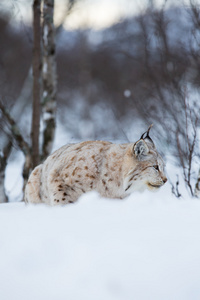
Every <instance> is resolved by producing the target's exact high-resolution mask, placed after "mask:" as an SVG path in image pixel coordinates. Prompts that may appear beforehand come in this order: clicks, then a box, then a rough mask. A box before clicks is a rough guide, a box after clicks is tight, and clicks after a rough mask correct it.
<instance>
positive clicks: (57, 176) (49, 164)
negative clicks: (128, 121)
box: [25, 130, 167, 205]
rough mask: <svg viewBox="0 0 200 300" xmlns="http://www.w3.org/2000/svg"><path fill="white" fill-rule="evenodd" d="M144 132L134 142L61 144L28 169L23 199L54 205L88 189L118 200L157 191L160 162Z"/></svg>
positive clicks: (162, 180)
mask: <svg viewBox="0 0 200 300" xmlns="http://www.w3.org/2000/svg"><path fill="white" fill-rule="evenodd" d="M145 134H146V137H145V138H143V136H144V134H143V136H142V137H141V139H140V140H139V141H137V142H136V143H128V144H113V143H110V142H105V141H88V142H82V143H78V144H68V145H66V146H63V147H62V148H60V149H58V150H57V151H55V152H54V153H53V154H51V155H50V156H49V157H48V158H47V159H46V160H45V162H44V163H43V164H41V165H39V166H37V167H36V168H35V169H34V170H33V171H32V173H31V175H30V177H29V180H28V183H27V185H26V190H25V201H26V202H28V203H46V204H50V205H57V204H67V203H72V202H75V201H76V200H77V199H78V198H79V196H80V195H81V194H83V193H86V192H88V191H91V190H96V191H97V192H99V193H100V195H102V196H103V197H109V198H121V199H122V198H124V197H126V196H127V195H129V194H130V193H132V192H133V191H137V190H139V191H142V190H144V189H145V188H148V189H149V190H157V189H158V188H159V187H161V186H162V185H163V184H164V183H165V182H166V181H167V178H166V176H165V173H164V162H163V160H162V158H161V156H160V155H159V153H158V152H157V150H156V148H155V146H154V143H153V141H152V140H151V138H150V137H149V130H148V131H147V133H145Z"/></svg>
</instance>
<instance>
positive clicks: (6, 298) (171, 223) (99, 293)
mask: <svg viewBox="0 0 200 300" xmlns="http://www.w3.org/2000/svg"><path fill="white" fill-rule="evenodd" d="M0 299H1V300H18V299H19V300H35V299H37V300H114V299H116V300H117V299H119V300H151V299H152V300H157V299H158V300H169V299H170V300H186V299H187V300H199V299H200V201H198V200H192V199H190V198H188V199H187V198H186V199H182V200H178V199H177V198H174V197H173V196H172V195H171V193H170V186H169V184H166V186H164V187H163V188H162V189H161V190H160V191H159V192H157V193H151V192H148V191H147V192H145V193H143V194H140V193H135V194H132V195H131V196H129V197H128V198H127V199H125V200H115V199H104V198H101V197H99V195H98V194H96V193H95V192H92V193H89V194H85V195H84V196H82V197H81V198H80V199H79V201H78V202H77V203H75V204H69V205H67V206H63V207H62V206H60V207H48V206H45V205H35V206H34V205H27V206H26V205H25V204H24V203H8V204H1V205H0Z"/></svg>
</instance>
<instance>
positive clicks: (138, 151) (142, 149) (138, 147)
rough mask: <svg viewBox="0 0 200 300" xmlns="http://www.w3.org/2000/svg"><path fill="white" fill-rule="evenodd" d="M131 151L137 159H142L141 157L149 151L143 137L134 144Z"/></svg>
mask: <svg viewBox="0 0 200 300" xmlns="http://www.w3.org/2000/svg"><path fill="white" fill-rule="evenodd" d="M133 153H134V155H135V157H136V158H137V159H138V160H142V158H143V157H144V156H145V155H147V154H148V153H149V148H148V146H147V144H146V142H145V141H144V140H143V139H141V140H139V141H138V142H136V143H135V144H134V146H133Z"/></svg>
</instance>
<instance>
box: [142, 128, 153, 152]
mask: <svg viewBox="0 0 200 300" xmlns="http://www.w3.org/2000/svg"><path fill="white" fill-rule="evenodd" d="M152 126H153V124H151V125H150V126H149V128H148V130H147V131H145V132H144V133H143V134H142V135H141V138H140V139H141V140H145V139H147V140H148V141H149V142H151V144H152V146H153V147H155V145H154V142H153V141H152V139H151V138H150V136H149V131H150V130H151V127H152Z"/></svg>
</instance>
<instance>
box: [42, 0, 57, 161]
mask: <svg viewBox="0 0 200 300" xmlns="http://www.w3.org/2000/svg"><path fill="white" fill-rule="evenodd" d="M53 13H54V0H44V6H43V70H42V71H43V72H42V76H43V103H42V115H43V122H44V131H43V146H42V159H44V158H46V157H47V156H48V155H49V153H50V152H51V150H52V145H53V140H54V135H55V126H56V121H55V118H56V92H57V74H56V58H55V28H54V23H53Z"/></svg>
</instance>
